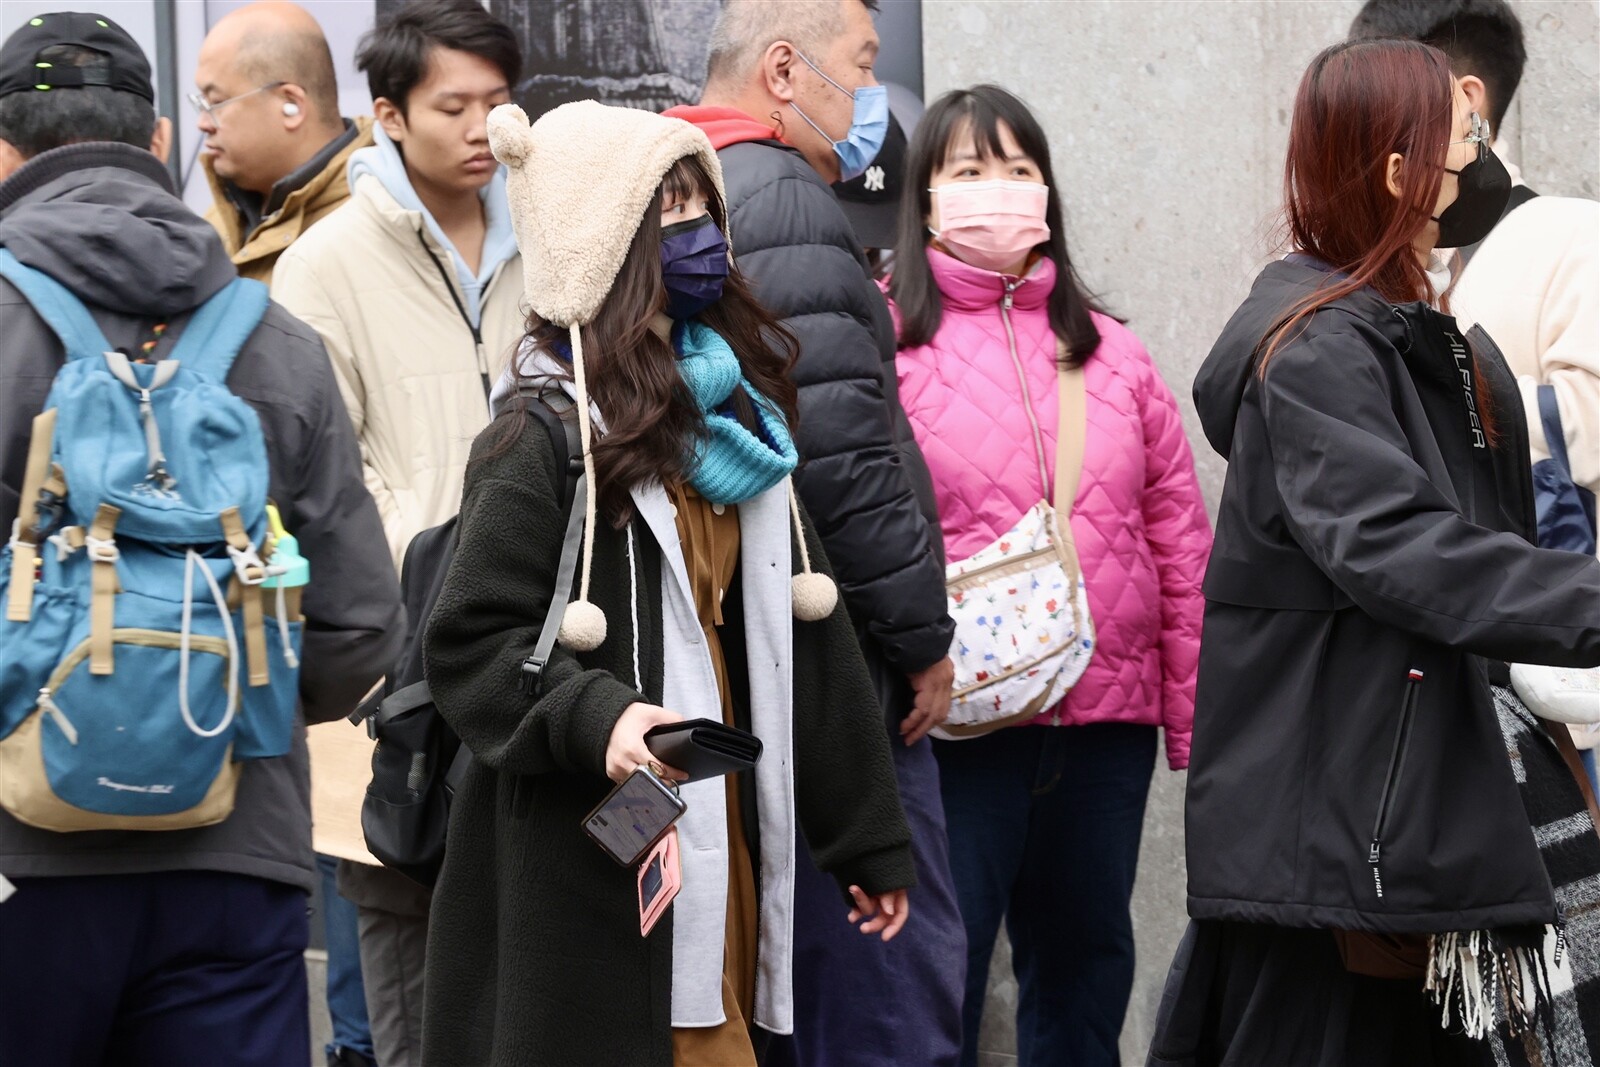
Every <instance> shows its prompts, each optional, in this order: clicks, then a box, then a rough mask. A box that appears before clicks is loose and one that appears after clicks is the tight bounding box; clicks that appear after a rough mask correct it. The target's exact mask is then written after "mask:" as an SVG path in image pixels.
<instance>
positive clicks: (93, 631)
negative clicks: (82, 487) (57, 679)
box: [84, 504, 122, 677]
mask: <svg viewBox="0 0 1600 1067" xmlns="http://www.w3.org/2000/svg"><path fill="white" fill-rule="evenodd" d="M121 517H122V509H121V508H118V507H115V506H113V505H111V504H101V505H100V507H99V508H97V509H96V510H95V513H94V522H92V523H90V525H89V532H88V533H87V534H86V535H85V536H84V544H85V545H86V546H87V547H88V549H89V558H90V559H91V560H93V561H94V562H93V564H92V567H93V570H92V571H91V572H90V586H89V673H90V674H93V675H98V676H102V677H103V676H105V675H107V674H110V673H112V670H113V668H114V666H115V664H114V662H113V658H112V654H113V646H112V631H114V630H115V629H116V625H117V623H116V599H117V594H118V593H119V592H121V591H122V583H121V582H119V581H117V558H118V556H119V553H118V552H117V544H116V534H117V520H118V519H120V518H121Z"/></svg>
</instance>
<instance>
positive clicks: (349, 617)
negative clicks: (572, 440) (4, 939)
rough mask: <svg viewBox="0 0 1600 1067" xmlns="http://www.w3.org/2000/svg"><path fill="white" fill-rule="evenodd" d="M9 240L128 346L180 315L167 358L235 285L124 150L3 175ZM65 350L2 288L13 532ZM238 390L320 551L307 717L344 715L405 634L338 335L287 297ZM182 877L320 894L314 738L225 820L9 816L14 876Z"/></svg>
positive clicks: (93, 151) (1, 436)
mask: <svg viewBox="0 0 1600 1067" xmlns="http://www.w3.org/2000/svg"><path fill="white" fill-rule="evenodd" d="M0 246H4V247H6V248H7V249H9V250H10V251H11V252H12V253H13V254H14V255H15V256H16V257H17V258H18V259H19V260H21V261H22V262H23V263H25V264H27V265H28V266H30V267H34V268H36V269H38V270H41V271H43V272H45V273H46V274H49V275H50V276H51V277H53V278H55V279H56V280H57V281H59V282H61V283H62V284H63V285H65V286H66V287H67V288H68V289H70V290H72V291H73V292H74V293H76V294H77V295H78V297H79V298H80V299H82V300H83V301H84V302H85V303H86V304H87V305H88V306H89V308H90V310H91V311H92V312H93V313H94V316H95V319H96V321H97V322H98V323H99V325H100V327H101V329H102V330H104V331H105V334H106V338H107V339H108V340H109V341H110V342H111V343H112V344H113V345H116V346H118V347H123V348H126V349H129V350H132V349H133V348H135V347H136V346H137V345H139V344H140V343H142V342H143V341H145V340H146V339H148V338H149V337H150V327H151V326H152V325H153V324H155V323H157V322H168V323H170V324H171V327H172V328H171V329H170V330H168V331H167V333H166V335H165V337H164V339H163V340H162V343H161V344H160V345H159V346H158V347H157V348H156V350H155V353H154V355H155V357H156V358H161V357H163V356H164V355H165V354H166V353H167V352H169V351H170V350H171V347H172V345H173V343H174V341H175V340H176V338H177V337H178V336H180V335H181V334H182V332H183V325H184V323H185V320H186V318H187V315H188V313H189V312H190V311H191V310H192V309H193V308H194V307H196V306H197V305H199V304H200V303H201V302H203V301H204V300H205V299H206V298H207V297H209V296H211V295H212V294H213V293H215V292H217V291H218V290H219V289H221V288H222V287H223V286H224V285H226V284H227V283H228V282H229V281H231V280H232V278H233V277H234V270H233V266H232V264H231V263H230V262H229V260H228V256H227V253H226V252H224V251H223V248H222V244H221V242H220V241H219V240H218V238H217V235H216V233H215V231H213V230H212V228H211V227H210V225H208V224H207V223H206V222H205V221H204V220H203V219H201V218H200V217H199V216H197V215H195V214H194V213H192V212H191V211H189V209H188V208H186V207H185V206H184V205H183V202H182V201H181V200H179V199H178V197H177V195H176V193H175V192H174V190H173V188H172V184H171V180H170V179H169V178H168V176H167V172H166V170H165V169H164V168H163V167H161V165H160V164H159V163H158V162H157V161H156V159H155V157H154V156H152V155H151V154H150V153H149V152H146V151H142V150H140V149H136V148H132V147H130V146H127V145H120V144H109V143H103V142H98V143H90V144H77V145H69V146H67V147H65V148H58V149H55V150H54V151H51V152H46V153H43V154H42V155H39V156H37V157H35V158H34V159H32V160H30V161H29V162H28V163H27V164H26V165H25V166H24V167H22V169H21V170H19V171H17V172H16V173H15V174H13V175H12V177H11V178H10V179H9V180H7V181H6V182H4V183H3V184H0ZM61 360H62V356H61V346H60V343H59V342H58V341H57V340H56V337H55V335H54V334H53V333H51V331H50V330H49V328H48V327H46V326H45V324H44V322H43V321H42V320H40V318H39V317H38V315H36V314H35V313H34V311H33V309H32V307H31V306H30V305H29V304H28V302H27V301H26V300H25V299H23V297H22V296H21V295H20V294H19V293H18V292H17V291H16V290H15V289H14V288H13V287H12V286H11V285H10V283H8V282H5V281H4V280H0V529H7V530H9V529H10V528H11V522H12V519H13V518H15V516H16V513H17V504H18V496H19V493H20V489H21V484H22V471H23V463H24V460H25V458H26V453H27V446H28V433H29V428H30V424H31V422H32V420H33V417H34V416H35V415H36V414H38V413H39V411H40V409H41V408H42V407H43V406H44V400H45V395H46V394H47V393H48V392H49V389H50V383H51V381H52V380H53V379H54V377H55V374H56V371H57V370H58V369H60V366H61ZM228 386H229V388H231V389H232V390H233V391H234V392H235V393H236V394H238V395H239V396H240V397H242V398H243V399H244V400H246V401H247V402H248V403H249V404H250V405H251V406H252V407H253V408H254V409H255V410H256V413H257V414H258V415H259V416H260V419H261V425H262V430H263V431H264V433H265V435H266V440H267V452H268V462H269V465H270V467H271V476H270V491H271V495H272V498H273V500H275V501H276V502H277V504H278V505H279V508H280V509H281V511H282V512H283V516H284V521H285V523H286V525H287V526H288V528H289V529H290V531H291V532H293V533H294V534H295V536H296V537H297V538H298V539H299V542H300V551H301V554H302V555H304V556H306V557H307V558H308V559H309V560H310V561H311V571H312V575H313V580H312V583H311V585H309V586H308V587H307V588H306V592H305V596H304V601H303V610H304V612H305V615H306V631H305V650H304V655H303V657H302V659H303V663H304V667H303V670H302V671H301V677H300V688H301V702H302V710H303V713H304V715H305V718H306V719H307V720H308V721H311V722H322V721H327V720H331V719H334V718H337V717H339V716H341V715H344V714H346V713H347V712H349V711H350V710H351V709H352V708H353V707H354V706H355V704H356V702H357V701H358V700H359V699H360V698H361V696H362V695H363V694H364V693H365V692H366V691H367V689H368V688H370V687H371V686H372V684H373V683H374V682H375V681H377V679H378V678H379V677H380V676H381V675H382V674H383V673H384V672H385V671H386V670H387V669H388V667H389V665H390V664H391V663H392V662H393V660H394V658H395V656H396V655H397V654H398V651H399V645H400V641H401V639H402V637H403V631H404V617H403V611H402V609H401V607H400V591H399V588H398V584H397V582H396V580H395V573H394V568H393V567H392V566H391V565H390V563H389V558H388V554H387V553H386V552H384V551H382V550H381V549H382V546H383V545H384V544H385V541H384V535H383V528H382V525H381V524H380V522H379V520H378V512H377V508H376V507H375V506H374V504H373V502H372V498H371V496H370V495H369V494H368V493H367V491H366V488H365V486H364V485H363V484H362V481H361V467H360V456H359V453H358V451H357V447H356V442H355V437H354V434H353V432H352V431H351V428H350V420H349V417H348V416H347V415H346V413H345V409H344V403H343V401H342V400H341V399H340V396H339V389H338V386H337V384H336V383H335V381H334V377H333V368H332V366H331V365H330V364H329V362H328V357H327V354H326V352H325V351H324V350H323V347H322V342H321V340H320V339H319V338H318V337H317V335H316V333H315V332H314V331H312V330H311V329H310V328H308V327H306V326H304V325H303V324H301V323H300V322H299V321H298V320H297V319H295V318H293V317H292V316H290V315H289V314H288V313H287V312H285V311H284V310H283V309H282V308H280V307H278V306H277V305H275V304H274V305H272V306H271V307H269V308H268V310H267V314H266V317H265V318H264V319H263V320H262V322H261V325H260V326H258V327H257V328H256V331H255V333H254V334H252V335H251V337H250V339H249V340H248V341H246V342H245V345H244V348H243V349H242V350H241V351H240V353H239V357H238V360H237V361H236V362H235V363H234V365H233V370H232V371H231V372H230V373H229V375H228ZM168 870H214V871H228V872H232V873H237V874H246V875H253V876H256V877H261V878H269V879H272V880H275V881H280V882H287V883H289V884H291V885H296V886H299V887H301V888H303V889H305V890H307V891H309V890H310V889H311V887H312V885H313V883H314V880H315V867H314V863H313V857H312V851H311V805H310V793H309V781H308V770H307V761H306V749H305V735H304V731H303V730H298V731H296V738H295V743H294V747H293V750H292V751H291V752H290V754H289V755H287V756H285V757H282V758H281V759H273V760H257V761H251V762H248V763H246V764H245V765H244V767H243V773H242V774H241V775H240V780H239V790H238V796H237V801H236V804H235V807H234V811H233V814H232V815H231V816H229V818H228V819H226V820H225V821H223V822H221V823H218V824H217V825H215V826H208V827H203V828H201V829H196V830H175V831H168V832H157V833H136V832H134V833H130V832H112V831H96V832H87V833H74V834H57V833H51V832H49V831H44V830H37V829H34V828H32V827H29V826H25V825H23V824H22V823H19V822H17V821H16V820H14V819H12V818H11V817H10V815H8V814H6V813H5V812H3V811H0V874H3V875H5V876H7V877H10V878H13V879H16V878H31V877H39V876H61V875H106V874H134V873H148V872H153V871H168ZM23 889H24V890H25V889H26V886H25V885H24V886H23Z"/></svg>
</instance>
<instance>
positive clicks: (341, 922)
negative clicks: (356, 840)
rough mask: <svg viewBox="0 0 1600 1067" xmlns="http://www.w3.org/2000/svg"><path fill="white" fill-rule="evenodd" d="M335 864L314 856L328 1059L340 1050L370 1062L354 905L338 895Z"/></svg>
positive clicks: (370, 1050) (365, 997)
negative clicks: (324, 961) (324, 949)
mask: <svg viewBox="0 0 1600 1067" xmlns="http://www.w3.org/2000/svg"><path fill="white" fill-rule="evenodd" d="M338 863H339V861H338V860H336V859H334V858H333V857H332V856H324V855H321V854H318V856H317V870H318V872H320V873H321V875H322V929H323V938H324V940H326V942H327V944H328V1018H329V1021H331V1022H332V1023H333V1043H332V1044H330V1045H329V1046H328V1047H327V1048H326V1049H325V1050H324V1051H326V1052H327V1054H328V1055H329V1056H333V1055H335V1054H337V1053H338V1051H339V1050H340V1049H342V1048H347V1049H349V1050H351V1051H352V1052H358V1053H360V1054H361V1055H363V1056H365V1057H366V1058H367V1059H369V1060H370V1059H372V1058H373V1057H372V1030H371V1028H370V1027H368V1025H367V994H366V992H365V990H364V989H363V987H362V984H361V941H360V937H359V936H358V934H357V928H356V906H355V905H354V904H352V903H350V902H349V901H348V900H346V899H344V898H343V897H341V896H340V895H339V887H338V886H337V885H335V884H334V878H333V872H334V870H335V868H336V867H337V866H338Z"/></svg>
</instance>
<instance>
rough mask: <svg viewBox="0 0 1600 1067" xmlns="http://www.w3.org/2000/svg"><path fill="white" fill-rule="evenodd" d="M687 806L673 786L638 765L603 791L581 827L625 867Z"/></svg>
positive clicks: (648, 769)
mask: <svg viewBox="0 0 1600 1067" xmlns="http://www.w3.org/2000/svg"><path fill="white" fill-rule="evenodd" d="M687 807H688V805H687V804H685V803H684V802H683V798H682V797H680V796H678V791H677V789H675V788H674V787H673V786H671V785H669V784H667V783H666V782H664V781H662V780H661V779H660V778H659V777H657V776H656V774H655V773H654V772H653V771H651V770H650V768H648V767H640V768H639V769H638V770H636V771H634V772H633V773H632V774H630V775H628V777H627V778H626V779H624V780H623V782H622V784H621V785H619V786H617V787H616V788H615V789H613V790H612V791H611V792H610V793H607V794H606V798H605V799H604V800H602V801H601V802H600V806H599V807H597V808H595V809H594V810H593V811H592V812H590V813H589V817H588V818H587V819H584V820H583V829H584V832H586V833H587V834H588V835H589V836H590V837H592V838H594V840H595V843H596V844H597V845H599V846H600V847H601V848H603V849H604V850H605V851H606V854H607V855H608V856H610V857H611V858H612V859H614V860H616V861H617V862H618V863H620V864H621V865H622V866H624V867H631V866H633V865H634V864H635V863H638V862H639V860H640V858H641V857H643V856H644V854H645V853H646V852H648V851H650V846H651V845H654V844H655V843H656V842H657V841H660V840H661V836H662V835H663V834H665V833H666V832H667V831H668V830H670V829H672V824H673V823H675V822H677V821H678V817H679V816H681V815H682V814H683V813H684V810H685V809H686V808H687Z"/></svg>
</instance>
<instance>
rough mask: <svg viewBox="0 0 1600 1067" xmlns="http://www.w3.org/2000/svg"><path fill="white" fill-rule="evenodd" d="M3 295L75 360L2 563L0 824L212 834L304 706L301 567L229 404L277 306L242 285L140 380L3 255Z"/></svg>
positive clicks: (196, 318)
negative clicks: (197, 829) (206, 830)
mask: <svg viewBox="0 0 1600 1067" xmlns="http://www.w3.org/2000/svg"><path fill="white" fill-rule="evenodd" d="M0 277H4V278H6V279H7V280H9V281H10V282H11V284H12V285H14V286H15V287H16V288H17V289H18V291H19V292H21V293H22V295H23V296H24V297H26V298H27V300H28V302H29V303H30V304H32V305H33V308H34V310H35V311H36V312H37V313H38V314H39V316H40V317H41V318H42V319H44V321H45V322H46V323H47V324H48V325H49V326H50V328H51V329H52V330H54V331H55V333H56V334H57V336H58V337H60V339H61V343H62V345H63V347H64V348H65V350H66V364H65V365H64V366H63V367H62V368H61V371H60V372H59V373H58V374H57V375H56V378H55V382H54V383H53V384H52V386H51V389H50V394H49V397H48V399H47V400H46V401H45V409H44V412H43V413H42V414H41V415H39V417H38V418H36V419H35V420H34V423H33V433H32V440H31V446H30V448H29V452H28V460H27V468H26V472H25V475H24V479H23V486H22V495H21V497H20V500H19V505H18V513H17V519H16V522H15V524H14V526H13V528H12V531H11V540H10V543H9V544H8V546H7V548H6V552H5V554H4V556H0V607H3V608H4V618H3V619H0V806H3V807H4V808H5V809H6V810H7V811H9V812H10V813H11V814H12V815H13V816H15V817H16V818H18V819H20V820H21V821H23V822H25V823H28V824H30V825H32V826H38V827H41V828H44V829H47V830H56V831H74V830H105V829H121V830H169V829H180V828H185V827H192V826H204V825H207V824H210V823H215V822H220V821H222V820H223V819H225V818H227V817H228V814H229V813H230V812H231V811H232V810H233V798H234V792H235V789H236V787H237V784H238V778H239V761H241V760H248V759H267V758H271V757H274V756H282V755H284V754H285V753H287V752H288V751H289V744H290V737H291V732H292V729H293V726H294V720H295V708H296V702H297V699H298V688H299V678H298V674H299V648H300V636H301V628H302V622H301V620H300V616H299V592H300V590H299V588H298V585H300V584H303V583H304V580H305V567H304V561H303V560H300V559H299V558H298V555H297V553H295V552H294V550H293V549H292V547H291V545H292V542H285V541H284V540H283V539H282V538H275V537H274V536H273V535H272V526H273V523H272V522H271V520H270V519H269V504H268V500H267V484H268V471H267V451H266V444H265V440H264V439H263V437H262V432H261V424H260V421H259V420H258V419H257V417H256V413H255V411H254V410H253V409H252V408H251V407H250V406H249V405H248V404H246V403H245V402H244V401H243V400H241V399H239V398H238V397H237V396H235V395H233V393H232V392H230V391H229V389H228V387H227V386H226V385H225V384H224V382H225V380H226V378H227V374H228V369H229V367H231V366H232V364H233V360H234V357H235V356H236V355H237V354H238V351H239V348H240V346H241V345H243V344H244V342H245V339H246V338H248V337H249V336H250V334H251V333H252V332H254V330H255V328H256V326H257V324H258V323H259V322H260V321H261V316H262V314H263V313H264V312H265V310H266V307H267V292H266V288H265V287H264V286H262V285H261V284H260V283H258V282H251V281H243V280H235V281H234V282H232V283H231V284H230V285H228V286H227V287H226V288H224V289H223V290H222V291H221V292H219V293H217V294H216V295H215V296H213V297H212V298H211V299H209V300H207V301H206V302H205V303H204V304H203V305H201V306H200V307H199V308H198V309H197V310H196V311H195V312H194V313H193V315H192V316H191V317H190V318H189V321H188V323H187V325H186V326H185V327H184V330H183V333H182V335H181V336H180V337H179V338H178V341H177V344H176V345H175V346H174V348H173V350H172V353H171V355H170V356H169V357H168V358H167V359H164V360H161V361H159V362H156V363H149V364H146V363H140V362H134V361H131V360H129V358H128V357H127V356H126V355H124V354H122V353H120V352H116V351H113V350H112V349H111V346H110V344H109V343H108V342H107V341H106V339H105V336H104V334H103V333H102V332H101V331H100V328H99V326H98V325H97V324H96V323H95V321H94V318H93V317H92V316H91V315H90V314H89V311H88V309H87V308H85V307H84V305H83V303H82V302H81V301H79V300H78V299H77V298H76V297H75V296H73V295H72V294H71V293H70V292H68V291H67V289H66V288H64V287H63V286H62V285H61V284H60V283H58V282H56V281H55V280H54V279H52V278H50V277H49V276H47V275H45V274H43V273H41V272H39V271H37V270H34V269H32V268H30V267H27V266H25V265H23V264H22V263H20V262H19V261H18V260H17V259H16V258H15V257H14V256H13V255H12V254H11V252H10V251H8V250H6V249H3V248H0ZM278 529H279V530H280V531H281V526H280V527H279V528H278Z"/></svg>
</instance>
